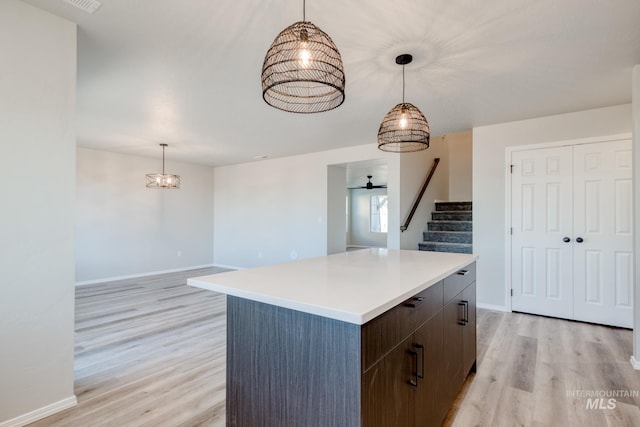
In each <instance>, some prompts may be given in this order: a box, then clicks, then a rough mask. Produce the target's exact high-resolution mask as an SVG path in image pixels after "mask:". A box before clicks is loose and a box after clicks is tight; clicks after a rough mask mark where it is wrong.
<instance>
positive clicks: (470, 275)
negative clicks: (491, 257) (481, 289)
mask: <svg viewBox="0 0 640 427" xmlns="http://www.w3.org/2000/svg"><path fill="white" fill-rule="evenodd" d="M475 280H476V263H475V262H474V263H471V264H469V265H467V266H466V267H464V268H461V269H460V270H458V271H457V272H455V273H453V274H452V275H451V276H449V277H447V278H446V279H444V302H445V304H446V303H447V302H449V301H451V300H452V299H453V298H454V297H455V296H456V295H458V294H459V293H460V292H462V290H463V289H464V288H466V287H467V286H468V285H470V284H471V283H472V282H475Z"/></svg>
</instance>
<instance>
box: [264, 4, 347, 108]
mask: <svg viewBox="0 0 640 427" xmlns="http://www.w3.org/2000/svg"><path fill="white" fill-rule="evenodd" d="M303 7H304V6H303ZM344 88H345V77H344V67H343V65H342V57H341V56H340V52H338V48H337V47H336V45H335V44H334V43H333V41H332V40H331V37H329V36H328V35H327V34H326V33H325V32H324V31H322V30H321V29H320V28H318V27H316V26H315V25H313V24H312V23H311V22H309V21H305V20H304V18H303V20H302V21H300V22H296V23H295V24H293V25H291V26H289V27H287V28H285V29H284V30H283V31H282V32H281V33H280V34H278V36H277V37H276V39H275V40H274V41H273V43H272V44H271V47H270V48H269V51H268V52H267V55H266V56H265V58H264V63H263V65H262V97H263V98H264V100H265V102H266V103H267V104H269V105H271V106H272V107H275V108H278V109H280V110H283V111H288V112H291V113H303V114H308V113H320V112H323V111H328V110H332V109H334V108H336V107H339V106H340V105H342V103H343V102H344Z"/></svg>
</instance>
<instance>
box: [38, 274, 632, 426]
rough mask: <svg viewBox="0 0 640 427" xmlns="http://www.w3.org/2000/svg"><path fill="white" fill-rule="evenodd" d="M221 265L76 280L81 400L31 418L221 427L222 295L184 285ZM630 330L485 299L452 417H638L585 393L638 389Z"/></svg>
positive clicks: (460, 421) (510, 421) (619, 420)
mask: <svg viewBox="0 0 640 427" xmlns="http://www.w3.org/2000/svg"><path fill="white" fill-rule="evenodd" d="M218 271H222V270H219V269H202V270H194V271H189V272H182V273H173V274H167V275H161V276H152V277H147V278H143V279H131V280H125V281H118V282H110V283H104V284H99V285H91V286H83V287H79V288H78V289H77V290H76V361H75V393H76V396H77V397H78V406H76V407H74V408H71V409H69V410H66V411H63V412H61V413H59V414H56V415H53V416H51V417H48V418H45V419H44V420H41V421H39V422H37V423H34V424H31V426H37V427H40V426H60V427H62V426H64V427H75V426H78V427H80V426H82V427H86V426H92V427H100V426H118V427H120V426H126V427H129V426H132V427H133V426H167V427H174V426H184V427H187V426H223V425H224V399H225V351H226V349H225V338H226V337H225V325H226V323H225V298H224V296H223V295H219V294H216V293H213V292H208V291H202V290H198V289H194V288H191V287H188V286H187V285H186V278H187V277H195V276H201V275H206V274H212V273H214V272H218ZM631 340H632V337H631V331H629V330H625V329H616V328H609V327H604V326H597V325H590V324H585V323H578V322H570V321H564V320H559V319H552V318H545V317H538V316H532V315H526V314H518V313H499V312H493V311H488V310H478V372H477V373H476V374H474V375H471V376H470V377H469V378H468V379H467V382H466V383H465V386H464V388H463V391H462V392H461V394H460V396H459V397H458V400H457V401H456V403H455V405H454V407H453V408H452V410H451V411H450V412H449V414H448V416H447V420H445V425H446V426H460V427H467V426H491V427H493V426H533V427H542V426H554V427H555V426H563V427H564V426H580V427H589V426H598V427H600V426H616V427H617V426H629V427H631V426H640V397H617V398H616V401H615V408H611V409H588V408H587V405H588V403H589V402H588V397H585V395H586V394H587V393H609V394H611V393H612V392H613V391H622V392H627V393H630V394H635V395H640V371H635V370H633V369H632V368H631V365H630V364H629V356H630V354H631V351H632V342H631ZM572 393H573V394H572ZM608 399H609V396H605V400H604V402H603V403H604V407H606V406H607V405H609V401H608ZM301 427H304V426H301Z"/></svg>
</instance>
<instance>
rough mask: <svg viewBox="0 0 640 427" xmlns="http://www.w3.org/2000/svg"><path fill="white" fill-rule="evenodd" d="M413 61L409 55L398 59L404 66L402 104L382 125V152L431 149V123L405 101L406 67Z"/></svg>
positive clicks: (379, 141) (380, 143)
mask: <svg viewBox="0 0 640 427" xmlns="http://www.w3.org/2000/svg"><path fill="white" fill-rule="evenodd" d="M412 60H413V57H412V56H411V55H409V54H408V53H405V54H403V55H399V56H398V57H396V64H398V65H402V103H401V104H398V105H396V106H395V107H393V108H392V109H391V111H389V112H388V113H387V115H386V116H384V119H383V120H382V123H381V124H380V129H379V130H378V148H379V149H381V150H382V151H390V152H393V153H408V152H411V151H420V150H426V149H427V148H429V138H430V137H431V133H430V130H429V122H427V119H426V118H425V117H424V114H422V112H421V111H420V110H419V109H418V108H417V107H416V106H415V105H413V104H410V103H408V102H405V101H404V66H405V65H406V64H409V63H411V61H412Z"/></svg>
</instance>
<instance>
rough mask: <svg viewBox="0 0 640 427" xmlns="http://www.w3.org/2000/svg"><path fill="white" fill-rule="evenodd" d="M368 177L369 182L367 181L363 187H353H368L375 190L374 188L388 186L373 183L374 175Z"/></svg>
mask: <svg viewBox="0 0 640 427" xmlns="http://www.w3.org/2000/svg"><path fill="white" fill-rule="evenodd" d="M367 178H369V182H367V184H366V185H363V186H362V187H352V188H351V189H355V188H366V189H367V190H373V189H374V188H387V186H386V185H373V183H372V182H371V178H373V175H367Z"/></svg>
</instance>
